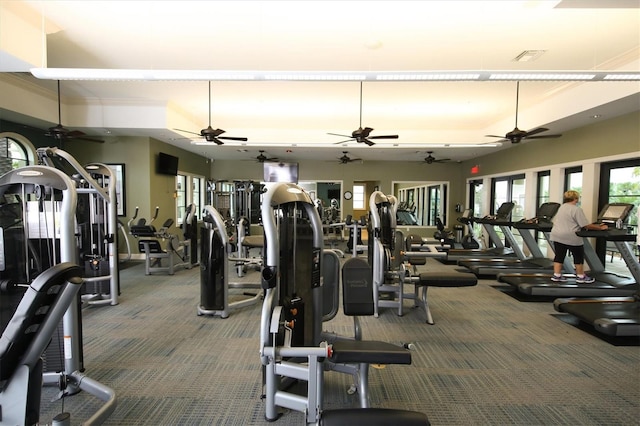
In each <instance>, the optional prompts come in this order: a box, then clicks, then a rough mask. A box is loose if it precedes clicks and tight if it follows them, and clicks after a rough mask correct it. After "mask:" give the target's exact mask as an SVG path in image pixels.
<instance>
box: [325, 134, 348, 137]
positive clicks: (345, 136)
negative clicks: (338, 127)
mask: <svg viewBox="0 0 640 426" xmlns="http://www.w3.org/2000/svg"><path fill="white" fill-rule="evenodd" d="M327 134H328V135H331V136H342V137H343V138H350V137H351V136H350V135H343V134H340V133H327Z"/></svg>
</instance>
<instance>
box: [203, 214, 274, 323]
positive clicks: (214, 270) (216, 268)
mask: <svg viewBox="0 0 640 426" xmlns="http://www.w3.org/2000/svg"><path fill="white" fill-rule="evenodd" d="M200 232H201V238H200V240H201V255H200V305H198V315H211V316H216V315H217V316H220V317H221V318H227V317H228V316H229V314H230V312H231V311H232V310H234V309H240V308H243V307H245V306H250V305H253V304H256V303H258V302H259V301H260V300H261V299H262V291H261V287H260V283H259V282H258V283H255V284H249V283H242V284H241V283H230V282H229V263H230V262H234V263H236V264H237V263H238V262H240V263H241V262H242V261H243V260H242V259H239V258H233V257H231V256H229V254H230V253H233V245H232V244H231V242H230V239H229V236H228V234H227V231H226V224H225V220H224V219H223V218H222V216H221V215H220V213H219V212H218V211H217V210H216V209H215V208H214V207H212V206H205V207H204V217H203V220H202V227H201V231H200ZM230 287H232V288H252V289H254V290H255V289H257V290H259V291H257V292H256V293H253V294H246V293H245V296H249V297H248V298H246V299H244V300H238V301H235V302H229V288H230Z"/></svg>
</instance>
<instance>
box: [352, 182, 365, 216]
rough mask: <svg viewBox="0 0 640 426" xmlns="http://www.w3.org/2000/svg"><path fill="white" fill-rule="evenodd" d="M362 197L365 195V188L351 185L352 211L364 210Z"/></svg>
mask: <svg viewBox="0 0 640 426" xmlns="http://www.w3.org/2000/svg"><path fill="white" fill-rule="evenodd" d="M364 195H365V186H364V185H361V184H354V185H353V209H354V210H364V209H365V203H364Z"/></svg>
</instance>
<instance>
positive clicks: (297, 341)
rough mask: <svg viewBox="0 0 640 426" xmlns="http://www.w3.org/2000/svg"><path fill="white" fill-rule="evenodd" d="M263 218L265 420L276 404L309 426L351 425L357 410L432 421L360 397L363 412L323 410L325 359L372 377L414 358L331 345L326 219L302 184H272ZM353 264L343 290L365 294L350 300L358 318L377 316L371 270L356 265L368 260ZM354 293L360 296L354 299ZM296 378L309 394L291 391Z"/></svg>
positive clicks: (390, 349)
mask: <svg viewBox="0 0 640 426" xmlns="http://www.w3.org/2000/svg"><path fill="white" fill-rule="evenodd" d="M262 220H263V225H264V232H265V242H266V245H265V266H264V268H263V270H262V286H263V288H264V289H265V297H264V301H263V304H262V313H261V319H260V359H261V363H262V365H263V373H264V401H265V417H266V419H267V420H268V421H275V420H277V419H278V418H279V417H280V413H279V412H278V407H283V408H288V409H292V410H297V411H300V412H303V413H304V414H305V420H306V423H307V424H348V422H349V421H352V419H353V418H354V417H353V416H354V415H355V416H357V418H358V421H360V422H363V423H366V424H375V423H374V421H378V422H379V421H380V419H381V418H384V419H385V421H386V422H387V423H389V422H393V423H394V424H416V425H417V424H420V425H425V424H428V420H427V418H426V416H425V415H424V414H422V413H414V412H406V411H403V410H375V409H370V408H369V407H368V401H367V399H366V398H364V399H362V398H361V408H359V409H347V410H338V411H336V412H333V411H332V410H323V405H322V401H323V378H324V369H325V365H324V364H325V362H326V361H329V362H331V363H335V364H352V365H354V366H355V365H358V366H359V368H360V376H361V377H364V378H366V377H367V375H366V371H367V368H368V365H369V364H371V363H380V364H385V363H403V364H407V363H410V362H411V354H410V352H409V351H408V350H406V349H404V348H402V347H399V346H395V345H391V344H389V343H384V342H367V341H357V340H353V341H342V340H337V341H335V342H334V343H333V344H329V343H327V342H326V341H323V340H322V318H323V313H324V309H323V299H324V297H323V286H322V284H321V275H322V258H323V256H322V247H323V232H322V223H321V220H320V217H319V215H318V212H317V210H316V208H315V206H314V204H313V202H312V200H311V198H310V197H309V195H308V194H307V193H306V192H304V191H303V190H302V188H300V187H299V186H297V185H296V184H292V183H276V184H272V185H268V186H267V192H266V193H265V194H264V200H263V204H262ZM349 261H353V262H356V265H355V266H356V268H354V269H353V270H349V272H346V274H347V275H346V277H345V276H343V290H344V288H345V287H346V288H347V289H348V290H351V291H354V292H358V290H359V293H358V294H357V295H354V294H353V293H352V292H349V296H348V297H345V302H344V303H346V304H347V305H348V306H350V307H351V306H355V307H356V308H359V309H355V312H353V313H354V314H356V315H357V314H358V313H359V312H358V311H361V312H360V313H365V312H371V313H372V312H373V304H372V300H371V299H372V297H371V294H372V293H371V284H372V283H371V278H370V277H371V276H370V275H369V274H368V270H367V269H365V270H364V271H358V269H359V268H357V266H359V265H362V262H364V261H363V260H362V259H357V258H355V259H353V258H352V259H349ZM364 263H365V265H366V262H364ZM363 272H364V273H363ZM343 273H344V269H343ZM352 274H353V275H352ZM363 280H364V281H363ZM345 282H346V283H347V284H346V285H345V284H344V283H345ZM363 283H367V285H364V286H363ZM354 296H358V297H355V299H354ZM349 312H352V311H349ZM291 381H300V382H305V383H306V385H307V386H306V389H305V391H306V392H304V394H302V395H301V394H296V393H294V392H292V391H289V390H288V387H287V385H288V384H289V383H291ZM360 384H361V385H363V386H365V388H362V387H360V388H359V389H358V391H359V392H361V396H362V394H363V393H364V395H366V394H367V393H366V392H367V389H366V384H367V383H366V380H365V381H362V382H361V383H360ZM345 422H347V423H345ZM378 424H380V423H378Z"/></svg>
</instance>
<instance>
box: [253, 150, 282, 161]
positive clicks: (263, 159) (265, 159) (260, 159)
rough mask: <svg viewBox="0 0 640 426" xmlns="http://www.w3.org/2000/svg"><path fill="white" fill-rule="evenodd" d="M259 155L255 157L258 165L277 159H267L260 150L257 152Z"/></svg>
mask: <svg viewBox="0 0 640 426" xmlns="http://www.w3.org/2000/svg"><path fill="white" fill-rule="evenodd" d="M258 152H259V153H260V154H259V155H258V156H257V157H256V160H257V161H258V163H264V162H265V161H278V158H277V157H267V156H266V155H264V151H263V150H260V151H258Z"/></svg>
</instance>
